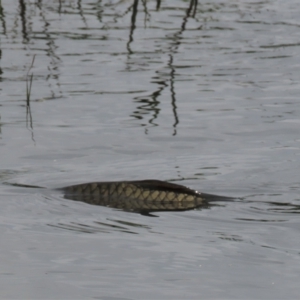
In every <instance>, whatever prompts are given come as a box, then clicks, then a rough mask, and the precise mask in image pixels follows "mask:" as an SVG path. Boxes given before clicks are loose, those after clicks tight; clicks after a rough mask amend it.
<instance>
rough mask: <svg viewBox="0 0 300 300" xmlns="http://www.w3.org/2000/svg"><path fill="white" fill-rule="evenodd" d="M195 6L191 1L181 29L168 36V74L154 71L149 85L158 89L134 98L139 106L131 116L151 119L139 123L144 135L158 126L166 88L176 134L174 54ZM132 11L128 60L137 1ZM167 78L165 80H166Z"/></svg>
mask: <svg viewBox="0 0 300 300" xmlns="http://www.w3.org/2000/svg"><path fill="white" fill-rule="evenodd" d="M145 2H146V1H143V4H144V13H145V19H146V16H150V14H149V12H148V10H147V7H146V5H145V4H146V3H145ZM160 5H161V1H159V0H157V2H156V10H159V9H160ZM197 6H198V0H191V1H190V5H189V7H188V9H187V10H186V14H185V16H184V18H183V21H182V24H181V28H180V30H179V31H177V32H175V33H173V34H172V35H171V36H168V38H167V40H169V41H170V46H169V47H168V48H167V49H168V50H167V51H166V53H168V56H169V59H168V63H167V69H168V70H169V71H168V72H164V73H163V74H161V72H159V71H158V70H157V71H156V74H157V75H156V76H155V77H152V79H153V81H151V83H157V84H158V85H159V88H158V89H157V90H155V91H154V92H153V93H151V94H150V95H148V96H140V97H136V98H134V101H135V102H137V103H139V104H141V105H138V106H137V109H136V110H135V111H134V112H133V114H132V115H131V116H133V117H134V118H136V119H138V120H143V119H144V118H145V115H148V114H151V117H150V118H149V119H148V122H147V123H145V122H144V123H141V126H145V127H146V128H145V134H147V133H148V129H149V128H148V127H149V125H150V127H152V126H158V125H159V124H158V123H157V122H155V120H156V119H157V118H158V116H159V113H160V111H161V109H160V108H159V106H160V103H161V101H159V100H158V99H159V97H160V96H161V93H162V91H163V90H164V89H165V88H166V87H168V86H169V87H170V97H171V106H172V114H173V117H174V123H173V124H172V127H173V136H175V135H176V134H177V126H178V124H179V116H178V112H177V105H176V101H177V100H176V91H175V81H176V67H175V66H174V56H175V57H176V53H177V50H178V47H179V46H180V45H181V39H182V34H183V32H184V31H185V30H186V25H187V22H188V19H189V18H194V17H195V15H196V12H197ZM132 7H133V10H132V18H131V30H130V35H129V41H128V43H127V50H128V53H129V56H128V58H130V55H131V54H133V51H132V49H131V48H130V44H132V42H133V32H134V29H135V28H136V16H137V13H138V9H137V7H138V0H134V4H133V6H132ZM166 77H167V78H166Z"/></svg>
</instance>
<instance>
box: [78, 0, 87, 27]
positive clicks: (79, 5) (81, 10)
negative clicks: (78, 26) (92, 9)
mask: <svg viewBox="0 0 300 300" xmlns="http://www.w3.org/2000/svg"><path fill="white" fill-rule="evenodd" d="M77 9H78V11H79V15H80V16H81V19H82V21H83V23H84V24H85V26H86V27H87V22H86V19H85V16H84V14H83V9H82V7H81V0H78V1H77Z"/></svg>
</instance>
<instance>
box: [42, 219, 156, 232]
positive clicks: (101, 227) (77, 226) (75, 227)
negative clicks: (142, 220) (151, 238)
mask: <svg viewBox="0 0 300 300" xmlns="http://www.w3.org/2000/svg"><path fill="white" fill-rule="evenodd" d="M107 221H108V222H99V221H95V222H94V223H95V225H90V224H89V225H88V224H82V223H76V222H70V223H69V224H64V223H58V224H47V225H48V226H50V227H55V228H59V229H64V230H71V231H75V232H81V233H111V232H112V231H118V232H123V233H130V234H138V231H137V232H135V231H134V229H137V228H144V229H148V230H150V229H151V228H150V227H149V226H146V225H142V224H137V223H131V222H126V221H121V220H109V219H107ZM109 222H116V223H117V224H121V225H117V224H113V223H109Z"/></svg>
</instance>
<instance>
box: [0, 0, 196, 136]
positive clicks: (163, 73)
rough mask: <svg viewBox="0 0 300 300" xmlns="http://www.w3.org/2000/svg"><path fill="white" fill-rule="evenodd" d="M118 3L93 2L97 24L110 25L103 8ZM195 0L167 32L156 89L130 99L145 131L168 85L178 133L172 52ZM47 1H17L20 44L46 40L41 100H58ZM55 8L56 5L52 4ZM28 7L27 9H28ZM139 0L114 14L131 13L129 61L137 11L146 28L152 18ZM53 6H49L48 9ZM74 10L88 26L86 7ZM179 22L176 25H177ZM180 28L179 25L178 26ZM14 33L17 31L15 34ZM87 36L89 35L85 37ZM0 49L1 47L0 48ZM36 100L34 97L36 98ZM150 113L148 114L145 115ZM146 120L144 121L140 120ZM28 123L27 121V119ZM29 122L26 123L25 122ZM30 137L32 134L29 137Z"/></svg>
mask: <svg viewBox="0 0 300 300" xmlns="http://www.w3.org/2000/svg"><path fill="white" fill-rule="evenodd" d="M62 5H64V7H65V8H66V9H65V10H62ZM119 5H120V3H116V4H109V5H108V4H106V5H105V6H103V5H102V3H101V2H97V4H95V7H94V9H95V10H96V15H97V19H98V21H99V22H100V24H103V25H104V28H103V29H104V30H105V27H107V26H109V22H107V21H106V23H105V22H103V14H104V12H105V9H110V10H115V9H116V8H117V7H118V6H119ZM197 5H198V1H197V0H191V1H190V3H189V6H188V7H187V8H186V13H185V16H184V17H183V19H182V23H181V26H180V29H179V30H178V31H176V32H175V33H173V34H171V35H170V34H168V36H167V39H166V42H167V44H168V45H166V46H164V48H165V49H164V51H163V52H164V53H165V54H167V55H168V61H167V63H166V66H165V67H164V68H163V70H162V68H161V66H159V68H158V69H156V70H153V71H154V73H155V76H152V78H151V81H150V82H149V84H153V83H154V84H156V85H158V88H157V89H156V90H155V91H153V92H152V93H151V94H149V95H141V96H137V97H134V98H133V101H134V102H136V103H137V104H138V105H137V107H136V110H134V111H133V112H132V113H131V114H130V115H129V116H131V117H134V118H135V119H137V120H139V121H140V125H141V126H143V127H145V133H146V134H147V133H148V130H149V128H151V127H152V126H158V122H157V121H156V120H157V119H158V117H159V113H160V111H161V109H162V108H161V107H160V106H161V105H160V104H161V101H162V100H160V98H162V92H163V91H164V90H165V89H166V88H167V87H169V94H170V104H171V109H172V111H171V113H172V114H173V119H174V120H173V123H172V125H171V124H170V125H171V126H172V127H173V136H175V135H176V134H177V127H178V125H179V114H178V107H177V104H176V102H177V99H176V77H177V74H176V69H177V68H176V63H175V61H174V60H175V57H174V55H175V54H176V53H177V51H178V47H179V46H180V45H181V40H182V34H183V33H184V31H185V30H186V24H187V22H188V19H189V18H195V16H196V12H197ZM47 6H48V4H45V3H43V2H41V1H38V2H36V3H27V2H26V1H24V0H19V10H18V12H19V16H20V19H21V32H22V38H23V40H22V42H23V44H26V45H27V46H28V47H29V48H30V47H31V45H32V44H34V43H35V41H36V42H37V41H38V40H45V49H44V51H45V52H46V56H47V57H48V58H49V61H48V65H47V70H48V74H47V76H46V78H45V79H46V81H47V82H48V87H49V90H50V94H51V95H50V96H46V95H44V96H43V99H44V100H47V99H59V98H61V97H63V92H62V90H61V83H60V74H61V71H60V66H61V62H62V58H61V57H60V55H59V54H57V53H56V50H57V48H58V46H57V40H58V39H59V36H57V33H55V34H54V33H53V30H52V29H51V26H52V25H53V24H52V21H51V20H50V18H49V17H48V16H47V15H48V13H49V11H48V9H49V8H50V7H51V5H50V6H49V7H47ZM54 7H55V6H54ZM28 8H29V9H28ZM138 8H139V0H133V3H132V4H131V5H129V6H128V7H126V8H125V9H124V10H123V11H122V12H118V13H117V14H116V16H115V19H114V22H117V20H118V19H121V18H125V17H126V15H127V14H128V13H129V12H131V19H130V26H129V38H128V41H127V43H126V48H127V52H128V54H127V55H128V61H129V60H130V59H131V57H132V56H134V55H136V54H137V53H138V51H135V50H133V49H132V47H133V45H134V32H135V29H136V28H137V25H136V23H137V17H138V13H139V12H143V13H144V27H145V28H146V27H147V23H148V22H149V20H150V19H151V13H153V12H150V11H149V9H148V8H147V1H142V7H141V8H140V11H139V9H138ZM51 9H52V8H51ZM68 9H74V7H73V6H72V5H70V6H68V4H66V3H64V4H63V2H61V1H59V2H58V7H57V12H58V13H59V14H65V15H68V14H69V13H70V11H69V10H68ZM160 9H161V2H160V1H156V12H157V13H159V11H160ZM36 10H38V13H39V16H40V20H39V21H40V22H41V23H42V24H41V25H42V26H41V27H42V30H40V27H39V30H36V29H35V26H34V23H33V22H32V21H31V18H32V17H33V16H34V14H35V13H36ZM76 10H77V11H78V13H79V15H80V16H81V19H82V22H83V23H84V24H85V26H86V28H88V27H89V26H88V23H87V20H86V18H85V16H84V14H85V10H84V8H83V7H82V4H81V1H78V2H77V6H76ZM0 17H1V20H2V24H3V33H4V34H5V32H6V26H5V14H4V10H3V7H2V6H1V9H0ZM17 20H18V17H17V16H16V17H15V26H16V28H15V29H14V30H15V31H16V30H17V26H18V25H17ZM178 25H179V24H178ZM178 27H179V26H178ZM15 34H17V32H16V33H15ZM86 38H89V37H88V36H86ZM81 39H85V37H84V35H82V37H81ZM0 51H1V49H0ZM144 63H145V64H147V63H148V58H147V60H145V62H144ZM1 74H2V73H1ZM37 77H40V74H38V73H36V72H35V74H34V77H33V78H34V81H35V79H36V78H37ZM37 88H38V87H37V86H34V83H33V91H32V95H31V97H32V99H31V102H32V101H36V100H40V99H36V97H35V94H36V93H35V91H36V90H37ZM34 98H35V99H36V100H35V99H34ZM147 115H150V116H149V117H147V119H146V116H147ZM28 116H29V119H30V127H31V129H32V127H33V123H32V117H31V109H30V107H29V106H27V111H26V120H27V118H28ZM144 119H146V122H145V121H142V120H144ZM26 122H27V121H26ZM27 123H28V122H27ZM32 139H33V137H32Z"/></svg>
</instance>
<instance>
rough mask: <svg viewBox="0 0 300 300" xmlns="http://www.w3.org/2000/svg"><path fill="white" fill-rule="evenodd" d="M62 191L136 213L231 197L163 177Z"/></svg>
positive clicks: (194, 205)
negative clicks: (163, 178)
mask: <svg viewBox="0 0 300 300" xmlns="http://www.w3.org/2000/svg"><path fill="white" fill-rule="evenodd" d="M62 190H63V191H64V197H65V198H66V199H70V200H75V201H82V202H86V203H89V204H94V205H102V206H109V207H114V208H118V209H123V210H126V211H137V212H153V211H170V210H189V209H194V208H198V207H203V206H205V205H207V204H208V202H210V201H224V200H228V199H229V198H226V197H221V196H214V195H209V194H202V193H198V192H197V191H194V190H192V189H190V188H187V187H185V186H182V185H178V184H173V183H169V182H164V181H160V180H141V181H119V182H91V183H85V184H77V185H72V186H67V187H64V188H62Z"/></svg>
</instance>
